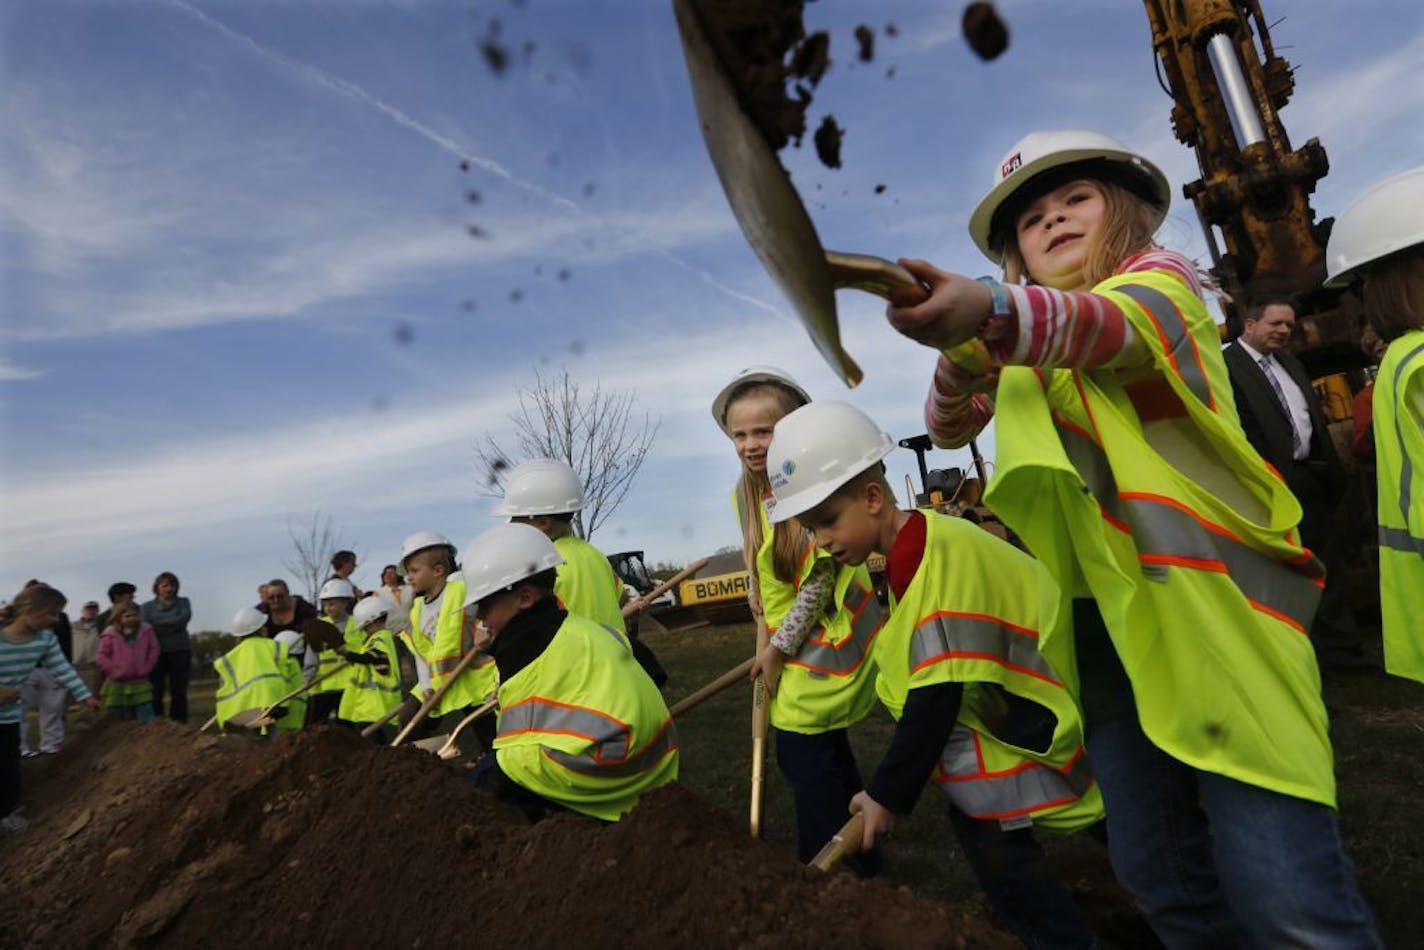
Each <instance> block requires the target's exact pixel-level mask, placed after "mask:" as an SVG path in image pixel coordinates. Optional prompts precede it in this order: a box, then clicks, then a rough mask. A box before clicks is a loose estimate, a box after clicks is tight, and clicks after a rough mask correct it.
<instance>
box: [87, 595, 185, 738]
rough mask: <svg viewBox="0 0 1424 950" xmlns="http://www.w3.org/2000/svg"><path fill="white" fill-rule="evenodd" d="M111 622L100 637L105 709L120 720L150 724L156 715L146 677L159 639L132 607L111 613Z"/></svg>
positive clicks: (150, 670) (155, 662) (156, 658)
mask: <svg viewBox="0 0 1424 950" xmlns="http://www.w3.org/2000/svg"><path fill="white" fill-rule="evenodd" d="M113 619H114V622H113V624H112V625H111V626H110V627H109V628H108V629H106V630H105V631H104V632H103V633H102V634H101V635H100V637H99V666H100V667H101V668H102V669H103V670H104V706H105V707H106V708H108V709H110V710H112V711H114V712H116V713H118V714H119V718H121V719H137V720H138V721H139V722H149V721H151V720H152V719H153V717H154V716H155V715H157V711H156V710H155V709H154V708H153V707H154V702H153V700H154V693H153V690H154V687H153V682H152V681H151V680H150V678H149V677H150V675H151V674H152V673H153V670H154V667H156V666H157V665H158V658H159V646H158V637H157V635H156V634H155V633H154V630H153V627H152V626H150V625H149V624H148V623H146V622H145V621H144V619H143V612H142V611H141V610H140V608H139V607H138V606H137V605H135V604H129V605H128V606H126V607H122V608H120V609H118V610H116V611H114V613H113ZM175 705H176V703H175Z"/></svg>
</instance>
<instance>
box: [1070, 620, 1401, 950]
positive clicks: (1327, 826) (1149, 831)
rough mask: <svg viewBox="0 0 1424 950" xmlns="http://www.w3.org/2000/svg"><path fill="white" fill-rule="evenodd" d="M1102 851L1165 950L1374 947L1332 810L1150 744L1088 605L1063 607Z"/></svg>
mask: <svg viewBox="0 0 1424 950" xmlns="http://www.w3.org/2000/svg"><path fill="white" fill-rule="evenodd" d="M1073 607H1074V609H1073V625H1074V638H1075V642H1076V648H1077V656H1078V675H1079V677H1080V679H1081V681H1082V695H1081V700H1082V704H1083V716H1084V724H1085V730H1086V745H1087V748H1088V757H1089V758H1090V759H1091V760H1092V763H1093V771H1094V773H1095V774H1096V776H1097V779H1098V784H1099V787H1100V788H1101V789H1102V793H1103V804H1104V805H1105V806H1106V809H1107V822H1108V855H1109V857H1110V859H1111V860H1112V866H1113V871H1114V872H1115V873H1116V874H1117V878H1118V880H1119V881H1120V882H1122V885H1123V886H1124V887H1125V888H1127V890H1128V891H1130V892H1131V893H1132V895H1133V897H1134V898H1135V899H1136V900H1137V904H1138V907H1140V908H1141V909H1142V912H1143V913H1144V914H1145V915H1146V916H1147V920H1148V922H1149V923H1150V924H1151V925H1152V929H1153V930H1154V931H1156V933H1157V936H1158V937H1159V938H1161V940H1162V942H1163V943H1164V944H1166V945H1167V946H1168V947H1169V948H1176V947H1219V946H1232V945H1238V944H1239V945H1245V946H1255V947H1283V946H1295V947H1315V948H1323V947H1332V948H1345V947H1379V946H1380V945H1381V944H1380V939H1379V935H1378V934H1377V933H1376V931H1375V925H1374V919H1373V917H1372V916H1371V914H1370V910H1369V908H1368V907H1367V906H1366V905H1365V902H1364V899H1363V898H1362V897H1361V896H1360V892H1359V888H1358V887H1357V886H1356V884H1355V871H1354V866H1353V865H1352V864H1351V863H1350V859H1349V858H1347V857H1345V852H1344V848H1343V847H1342V845H1341V842H1340V832H1339V828H1338V827H1337V825H1336V823H1335V813H1334V811H1332V810H1331V809H1330V808H1327V807H1326V806H1324V805H1321V804H1319V803H1316V802H1310V801H1306V800H1305V799H1302V798H1293V797H1291V796H1289V795H1282V794H1280V793H1279V792H1273V791H1270V790H1268V789H1264V788H1259V787H1257V786H1254V785H1248V784H1246V783H1244V782H1239V781H1236V780H1235V779H1230V778H1227V777H1225V776H1223V775H1217V774H1215V773H1213V772H1205V771H1201V770H1199V769H1194V768H1192V767H1191V766H1188V765H1185V764H1183V763H1182V762H1179V761H1178V760H1176V759H1174V758H1172V757H1171V756H1169V755H1168V754H1167V753H1165V752H1163V751H1162V750H1161V749H1159V748H1157V747H1156V746H1155V745H1153V744H1152V742H1151V740H1149V739H1148V738H1147V736H1146V735H1145V734H1144V733H1143V731H1142V726H1141V724H1140V723H1139V721H1138V718H1137V705H1136V701H1135V699H1134V698H1133V694H1132V684H1131V683H1130V681H1129V680H1128V678H1127V673H1126V672H1125V671H1124V670H1123V668H1122V663H1121V662H1120V661H1119V659H1118V656H1117V652H1116V651H1115V650H1114V649H1113V646H1112V641H1111V640H1110V639H1109V638H1108V633H1107V630H1106V629H1105V628H1104V626H1103V623H1102V618H1101V616H1099V614H1098V610H1097V605H1096V603H1094V602H1093V601H1087V600H1078V601H1074V605H1073Z"/></svg>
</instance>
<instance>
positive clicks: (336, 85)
mask: <svg viewBox="0 0 1424 950" xmlns="http://www.w3.org/2000/svg"><path fill="white" fill-rule="evenodd" d="M168 2H169V3H171V4H173V5H174V6H176V7H178V8H179V9H181V10H183V11H185V12H186V13H188V14H189V15H190V16H192V17H194V18H196V19H197V20H198V21H199V22H201V23H203V24H204V25H206V26H208V27H210V28H211V29H214V30H216V31H218V32H219V33H221V34H222V35H223V36H226V37H227V38H228V39H231V40H234V41H235V42H238V43H241V44H242V45H244V46H246V47H247V48H249V49H251V50H252V51H253V52H255V53H256V54H257V55H259V56H261V57H263V58H264V59H268V60H271V61H273V62H275V63H277V64H279V65H281V66H283V67H285V68H287V69H290V70H293V71H295V72H298V73H300V74H302V75H303V76H306V77H307V78H308V79H311V80H312V81H313V82H315V83H317V84H318V85H320V86H322V87H324V88H326V89H329V90H331V91H332V92H335V93H337V94H338V95H342V96H345V97H347V98H349V99H353V100H355V101H357V102H360V103H362V104H363V105H367V106H370V107H371V108H373V109H375V110H376V111H378V112H380V113H381V114H382V115H384V116H386V117H387V118H389V119H391V121H393V122H395V123H396V124H397V125H399V126H401V127H402V128H404V129H408V130H410V131H411V132H414V133H415V134H416V135H419V136H420V137H421V138H423V139H425V140H426V141H428V142H430V143H431V144H432V145H435V146H437V147H439V148H441V149H444V150H445V151H447V152H449V153H450V154H452V155H454V156H456V157H457V158H459V159H461V160H463V161H467V162H469V163H470V164H471V165H475V166H477V167H479V168H481V169H483V170H484V171H487V172H489V173H490V174H492V175H495V176H497V177H499V178H502V179H504V180H505V181H507V182H509V183H510V184H511V185H513V186H514V187H516V188H518V189H520V190H521V191H524V192H527V193H529V194H531V195H534V196H536V197H538V198H541V199H543V200H544V201H547V202H549V203H550V204H553V205H557V206H558V207H560V208H563V209H564V210H566V211H571V212H573V213H575V214H578V215H583V216H587V217H589V218H591V219H592V220H594V221H597V220H599V218H598V216H596V215H590V214H589V213H588V212H587V211H585V210H584V209H582V208H580V207H579V206H578V205H577V204H575V203H574V202H573V201H571V200H569V199H568V198H565V197H564V196H563V195H559V194H556V193H555V192H552V191H549V190H548V189H547V188H544V187H541V186H540V185H536V184H535V183H533V182H531V181H527V180H525V179H523V178H520V177H519V176H518V175H516V174H514V173H513V172H511V171H510V170H509V169H507V168H505V167H504V166H503V165H501V164H500V163H499V162H497V161H495V160H494V159H491V158H486V157H485V156H483V155H476V154H474V153H472V152H470V151H469V150H467V149H466V148H464V147H463V146H461V145H460V143H459V142H456V141H455V140H454V139H452V138H450V137H449V136H448V135H443V134H441V133H440V132H437V131H436V130H434V129H432V128H430V127H429V126H428V125H425V124H424V123H422V122H420V121H419V120H418V119H413V118H411V117H410V116H408V115H406V114H405V113H404V112H402V111H401V110H400V109H398V108H396V107H395V106H393V105H391V104H390V103H388V102H386V101H384V100H382V99H381V98H379V97H377V96H375V95H372V94H371V93H369V92H367V91H366V90H365V89H363V88H362V87H360V86H358V85H357V84H356V83H353V82H351V81H349V80H346V79H342V78H341V77H339V76H333V75H332V74H331V73H328V72H327V71H326V70H324V69H320V68H318V67H316V66H313V65H311V64H310V63H304V62H301V61H300V60H297V59H293V58H292V57H290V56H288V55H286V54H285V53H281V52H278V51H277V50H274V49H271V48H270V47H267V46H264V45H262V44H261V43H259V42H257V40H255V39H253V38H252V37H251V36H248V35H247V34H246V33H243V32H241V31H240V30H235V29H233V28H232V27H230V26H228V25H227V24H226V23H223V22H222V21H221V20H218V19H216V18H214V17H212V16H209V15H208V14H206V13H204V12H203V11H202V10H199V9H198V8H197V7H195V6H193V5H192V4H190V3H188V2H187V0H168ZM652 246H653V247H654V248H655V249H656V250H657V252H658V253H659V254H660V255H661V256H663V257H665V258H667V259H668V260H670V261H672V262H673V263H674V264H677V265H678V266H679V267H682V268H683V269H684V270H687V271H690V272H691V273H693V274H696V275H697V276H699V277H700V278H701V279H702V280H703V281H704V282H705V283H706V284H708V285H709V286H710V287H712V288H713V289H715V290H717V291H719V292H721V293H723V294H726V295H727V296H729V297H731V298H733V299H734V300H739V301H741V302H742V303H747V304H751V305H752V306H755V307H757V308H759V309H761V310H764V311H766V312H768V313H771V314H774V315H776V316H778V317H781V318H782V319H789V317H788V315H787V314H786V312H785V311H783V310H782V309H780V308H779V307H776V306H774V305H772V304H769V303H767V302H766V301H764V300H760V299H758V298H756V297H752V296H750V295H748V294H744V293H741V292H740V291H737V290H734V289H733V288H731V287H728V286H727V285H725V284H723V283H722V282H720V281H719V280H717V278H715V277H713V276H712V275H711V274H710V273H708V272H707V271H704V270H702V269H701V268H699V267H695V266H693V265H692V264H689V263H688V262H687V261H685V260H683V259H682V258H680V257H678V256H677V255H676V254H674V253H673V252H671V251H669V250H667V249H666V248H662V247H658V246H657V245H656V244H653V245H652Z"/></svg>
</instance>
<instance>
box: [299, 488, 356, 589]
mask: <svg viewBox="0 0 1424 950" xmlns="http://www.w3.org/2000/svg"><path fill="white" fill-rule="evenodd" d="M287 534H288V535H289V536H290V537H291V539H292V556H291V557H290V558H286V559H284V560H283V561H282V565H283V566H284V567H285V568H286V569H287V570H289V571H291V572H292V573H293V574H294V575H296V580H297V583H298V584H300V585H304V586H305V588H306V595H307V599H308V600H310V601H311V602H312V603H313V604H315V603H316V602H317V594H318V593H319V592H320V590H321V583H322V581H324V580H326V578H327V577H328V576H329V575H330V574H331V556H332V555H333V554H335V553H336V552H337V551H339V550H341V549H342V548H350V547H352V545H349V544H342V543H341V542H339V541H338V540H337V533H336V527H335V525H333V524H332V521H331V516H330V515H324V514H322V513H321V512H320V511H317V512H313V514H312V519H311V523H310V524H309V525H306V526H304V527H293V526H292V523H291V522H290V521H289V522H288V523H287Z"/></svg>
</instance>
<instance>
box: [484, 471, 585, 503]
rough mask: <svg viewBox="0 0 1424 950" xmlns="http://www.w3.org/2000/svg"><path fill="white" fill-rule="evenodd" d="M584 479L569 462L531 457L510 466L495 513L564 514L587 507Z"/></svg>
mask: <svg viewBox="0 0 1424 950" xmlns="http://www.w3.org/2000/svg"><path fill="white" fill-rule="evenodd" d="M583 501H584V499H583V483H582V482H580V481H579V477H578V473H577V472H575V471H574V470H573V469H572V468H571V467H569V464H568V463H567V462H560V461H557V460H555V459H530V460H529V461H527V462H520V463H519V464H518V465H516V466H514V468H513V469H511V470H510V473H509V476H508V477H507V478H506V479H505V480H504V502H503V503H502V504H501V505H500V506H499V507H498V508H496V509H495V514H497V515H506V516H508V517H515V516H518V515H562V514H567V513H569V512H572V511H581V510H582V509H583Z"/></svg>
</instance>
